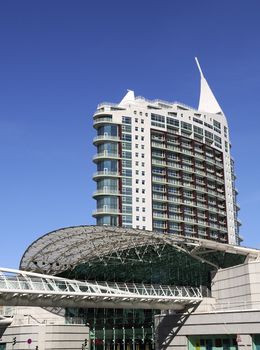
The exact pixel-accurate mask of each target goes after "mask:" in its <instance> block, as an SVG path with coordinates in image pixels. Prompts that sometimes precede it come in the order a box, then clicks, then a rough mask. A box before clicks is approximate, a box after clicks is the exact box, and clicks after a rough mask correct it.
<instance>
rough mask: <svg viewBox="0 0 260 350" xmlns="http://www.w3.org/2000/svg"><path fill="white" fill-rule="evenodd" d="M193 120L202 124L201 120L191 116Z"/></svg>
mask: <svg viewBox="0 0 260 350" xmlns="http://www.w3.org/2000/svg"><path fill="white" fill-rule="evenodd" d="M193 121H194V122H195V123H198V124H203V121H202V120H200V119H198V118H195V117H194V118H193Z"/></svg>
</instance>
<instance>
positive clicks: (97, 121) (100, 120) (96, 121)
mask: <svg viewBox="0 0 260 350" xmlns="http://www.w3.org/2000/svg"><path fill="white" fill-rule="evenodd" d="M101 124H116V123H115V122H114V121H113V119H112V117H96V118H95V119H94V122H93V125H94V127H95V126H96V125H101Z"/></svg>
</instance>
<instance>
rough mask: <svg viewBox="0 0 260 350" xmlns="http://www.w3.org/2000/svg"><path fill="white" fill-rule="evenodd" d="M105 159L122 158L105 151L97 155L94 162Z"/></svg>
mask: <svg viewBox="0 0 260 350" xmlns="http://www.w3.org/2000/svg"><path fill="white" fill-rule="evenodd" d="M103 158H112V159H120V156H119V154H117V153H112V152H107V151H104V152H100V153H97V154H96V155H95V156H94V157H93V161H95V160H98V159H103Z"/></svg>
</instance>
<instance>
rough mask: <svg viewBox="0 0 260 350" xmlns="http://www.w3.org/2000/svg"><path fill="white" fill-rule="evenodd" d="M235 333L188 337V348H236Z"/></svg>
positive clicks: (220, 349)
mask: <svg viewBox="0 0 260 350" xmlns="http://www.w3.org/2000/svg"><path fill="white" fill-rule="evenodd" d="M236 337H237V335H236V334H233V335H217V336H200V337H199V336H195V337H189V347H188V349H189V350H237V349H238V344H237V341H236Z"/></svg>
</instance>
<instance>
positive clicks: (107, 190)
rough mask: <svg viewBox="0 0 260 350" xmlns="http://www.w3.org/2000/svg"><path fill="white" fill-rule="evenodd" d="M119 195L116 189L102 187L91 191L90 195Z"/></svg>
mask: <svg viewBox="0 0 260 350" xmlns="http://www.w3.org/2000/svg"><path fill="white" fill-rule="evenodd" d="M108 195H109V196H120V195H121V193H120V192H119V191H118V190H114V189H110V188H103V189H100V190H97V191H95V192H94V193H93V195H92V197H93V198H95V197H98V196H108Z"/></svg>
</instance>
